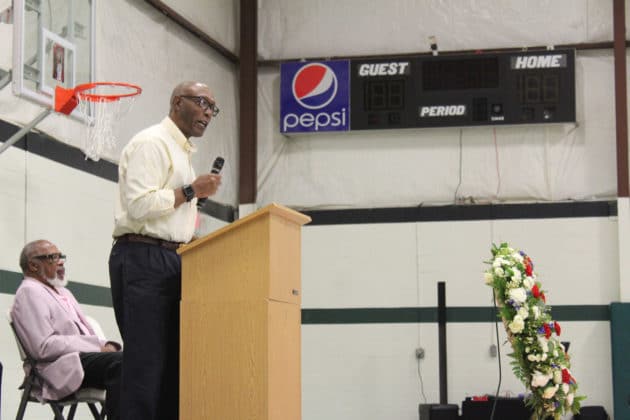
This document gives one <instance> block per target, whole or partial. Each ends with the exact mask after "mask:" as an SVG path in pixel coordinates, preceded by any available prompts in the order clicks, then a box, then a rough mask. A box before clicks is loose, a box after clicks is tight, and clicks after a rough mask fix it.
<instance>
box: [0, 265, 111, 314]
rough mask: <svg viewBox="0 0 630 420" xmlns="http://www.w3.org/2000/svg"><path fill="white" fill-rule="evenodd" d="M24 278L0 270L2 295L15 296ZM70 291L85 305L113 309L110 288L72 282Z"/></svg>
mask: <svg viewBox="0 0 630 420" xmlns="http://www.w3.org/2000/svg"><path fill="white" fill-rule="evenodd" d="M22 278H23V277H22V273H16V272H14V271H6V270H0V293H6V294H9V295H14V294H15V291H16V290H17V288H18V286H19V285H20V282H21V281H22ZM68 289H70V291H72V293H73V294H74V297H76V298H77V300H78V301H79V302H81V303H82V304H84V305H94V306H106V307H112V295H111V293H110V291H109V287H103V286H95V285H92V284H86V283H77V282H74V281H70V282H68Z"/></svg>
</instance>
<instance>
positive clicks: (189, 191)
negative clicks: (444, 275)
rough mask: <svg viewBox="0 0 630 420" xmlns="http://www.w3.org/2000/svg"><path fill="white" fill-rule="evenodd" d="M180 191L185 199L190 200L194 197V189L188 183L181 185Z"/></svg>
mask: <svg viewBox="0 0 630 420" xmlns="http://www.w3.org/2000/svg"><path fill="white" fill-rule="evenodd" d="M182 192H183V193H184V197H186V201H190V200H192V199H193V198H195V190H194V189H193V187H192V185H190V184H188V185H184V186H183V187H182Z"/></svg>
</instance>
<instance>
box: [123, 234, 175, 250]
mask: <svg viewBox="0 0 630 420" xmlns="http://www.w3.org/2000/svg"><path fill="white" fill-rule="evenodd" d="M114 239H115V240H116V242H141V243H143V244H151V245H157V246H161V247H162V248H166V249H170V250H171V251H174V250H176V249H177V248H179V247H180V246H181V245H182V243H181V242H172V241H166V240H164V239H158V238H153V237H151V236H146V235H138V234H137V233H126V234H124V235H122V236H118V237H116V238H114Z"/></svg>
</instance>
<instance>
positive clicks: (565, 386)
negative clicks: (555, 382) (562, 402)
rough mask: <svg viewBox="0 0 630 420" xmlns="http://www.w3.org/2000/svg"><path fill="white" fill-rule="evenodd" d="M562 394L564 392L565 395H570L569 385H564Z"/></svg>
mask: <svg viewBox="0 0 630 420" xmlns="http://www.w3.org/2000/svg"><path fill="white" fill-rule="evenodd" d="M562 392H564V394H565V395H568V394H569V384H562Z"/></svg>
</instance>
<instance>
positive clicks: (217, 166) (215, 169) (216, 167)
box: [197, 156, 225, 209]
mask: <svg viewBox="0 0 630 420" xmlns="http://www.w3.org/2000/svg"><path fill="white" fill-rule="evenodd" d="M224 163H225V159H223V158H222V157H221V156H217V158H216V159H215V160H214V162H213V163H212V169H210V173H211V174H215V175H218V174H220V173H221V169H223V164H224ZM206 200H208V199H207V198H198V199H197V208H198V209H200V208H202V207H203V205H204V204H205V203H206Z"/></svg>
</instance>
